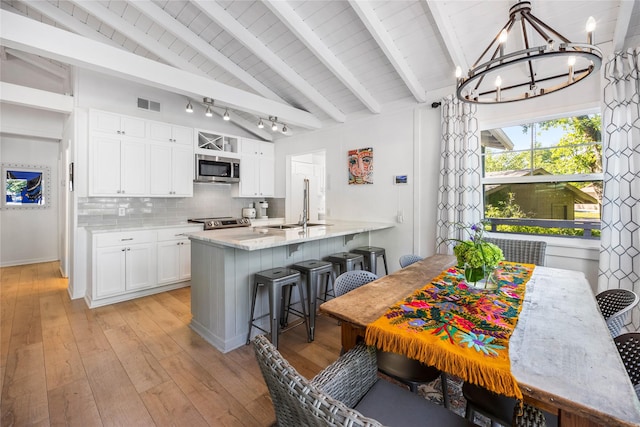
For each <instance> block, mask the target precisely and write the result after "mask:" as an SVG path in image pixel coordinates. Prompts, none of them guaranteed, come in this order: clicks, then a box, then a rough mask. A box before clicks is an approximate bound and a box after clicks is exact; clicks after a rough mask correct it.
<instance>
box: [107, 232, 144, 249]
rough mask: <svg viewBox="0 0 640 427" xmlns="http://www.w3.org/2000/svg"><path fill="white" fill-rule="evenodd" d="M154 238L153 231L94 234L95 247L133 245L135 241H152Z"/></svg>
mask: <svg viewBox="0 0 640 427" xmlns="http://www.w3.org/2000/svg"><path fill="white" fill-rule="evenodd" d="M155 240H156V232H155V231H147V230H143V231H129V232H117V233H105V234H100V235H98V236H96V247H97V248H103V247H107V246H119V245H133V244H137V243H153V242H155Z"/></svg>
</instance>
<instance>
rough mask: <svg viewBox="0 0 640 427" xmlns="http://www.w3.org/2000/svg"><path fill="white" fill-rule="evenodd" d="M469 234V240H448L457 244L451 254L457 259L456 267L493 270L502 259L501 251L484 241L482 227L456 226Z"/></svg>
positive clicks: (473, 225)
mask: <svg viewBox="0 0 640 427" xmlns="http://www.w3.org/2000/svg"><path fill="white" fill-rule="evenodd" d="M456 226H457V227H459V228H463V229H465V230H466V231H467V232H468V233H469V240H459V239H450V240H453V241H456V242H458V244H457V245H456V246H455V247H454V248H453V253H454V254H455V256H456V258H457V259H458V266H460V267H464V266H465V265H466V266H469V267H471V268H482V269H484V270H487V269H489V270H493V269H494V268H496V267H497V266H498V264H499V263H500V261H502V260H503V259H504V254H503V253H502V249H500V248H499V247H498V246H496V245H494V244H493V243H489V242H487V241H485V240H484V225H483V224H482V223H478V224H472V225H471V226H470V227H467V226H464V225H462V224H456Z"/></svg>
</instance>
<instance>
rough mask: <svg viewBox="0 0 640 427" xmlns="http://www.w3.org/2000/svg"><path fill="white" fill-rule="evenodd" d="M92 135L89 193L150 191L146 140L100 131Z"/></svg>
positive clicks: (140, 192) (135, 194) (138, 194)
mask: <svg viewBox="0 0 640 427" xmlns="http://www.w3.org/2000/svg"><path fill="white" fill-rule="evenodd" d="M91 139H92V141H91V162H90V167H89V195H90V196H114V195H118V196H124V197H127V196H143V195H145V194H146V193H147V192H148V190H147V183H148V180H147V178H146V175H147V148H148V144H147V143H145V142H140V141H137V140H130V139H127V138H123V137H120V138H118V137H107V136H102V135H99V134H98V135H93V136H92V138H91Z"/></svg>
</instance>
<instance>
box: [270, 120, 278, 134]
mask: <svg viewBox="0 0 640 427" xmlns="http://www.w3.org/2000/svg"><path fill="white" fill-rule="evenodd" d="M271 130H272V131H274V132H275V131H277V130H278V125H277V124H276V122H273V123H271Z"/></svg>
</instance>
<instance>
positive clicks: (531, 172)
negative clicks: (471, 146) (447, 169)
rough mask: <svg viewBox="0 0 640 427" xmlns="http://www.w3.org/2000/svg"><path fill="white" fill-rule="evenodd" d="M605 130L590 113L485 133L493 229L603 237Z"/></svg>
mask: <svg viewBox="0 0 640 427" xmlns="http://www.w3.org/2000/svg"><path fill="white" fill-rule="evenodd" d="M601 127H602V126H601V117H600V115H599V114H587V115H579V116H571V117H563V118H559V119H554V120H548V121H541V122H535V123H527V124H522V125H518V126H510V127H504V128H499V129H490V130H484V131H482V132H481V140H482V141H481V142H482V159H483V160H482V162H483V179H482V184H483V185H482V186H483V194H484V209H485V212H484V214H485V218H486V219H487V222H489V223H490V224H491V230H492V231H498V232H507V233H509V232H511V233H527V234H551V235H561V236H574V237H583V238H597V237H599V236H600V208H601V205H602V141H601Z"/></svg>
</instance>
